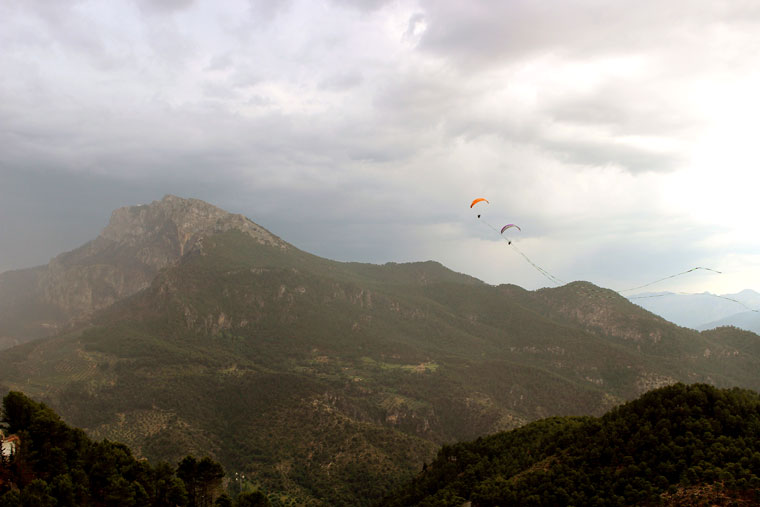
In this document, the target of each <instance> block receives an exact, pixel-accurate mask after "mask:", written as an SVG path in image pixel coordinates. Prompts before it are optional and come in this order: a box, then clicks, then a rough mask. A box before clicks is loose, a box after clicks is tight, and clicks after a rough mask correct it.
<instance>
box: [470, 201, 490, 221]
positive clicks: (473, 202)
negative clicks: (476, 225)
mask: <svg viewBox="0 0 760 507" xmlns="http://www.w3.org/2000/svg"><path fill="white" fill-rule="evenodd" d="M479 202H485V203H487V204H490V203H489V202H488V199H486V198H485V197H478V198H477V199H475V200H474V201H472V204H470V209H472V207H473V206H475V205H476V204H477V203H479ZM478 218H480V213H478Z"/></svg>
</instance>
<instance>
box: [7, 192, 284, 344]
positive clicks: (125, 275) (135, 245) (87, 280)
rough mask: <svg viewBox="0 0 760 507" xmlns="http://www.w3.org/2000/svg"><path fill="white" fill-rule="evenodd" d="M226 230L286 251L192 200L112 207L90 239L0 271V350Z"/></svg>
mask: <svg viewBox="0 0 760 507" xmlns="http://www.w3.org/2000/svg"><path fill="white" fill-rule="evenodd" d="M230 229H237V230H241V231H243V232H244V233H246V234H249V235H250V236H251V237H252V238H254V239H256V241H259V242H261V243H262V244H269V245H272V246H276V247H278V248H282V249H287V248H292V247H291V246H290V245H288V244H287V243H285V242H284V241H282V240H281V239H280V238H278V237H277V236H275V235H273V234H272V233H270V232H269V231H267V230H266V229H264V228H263V227H261V226H259V225H257V224H255V223H254V222H252V221H251V220H249V219H247V218H246V217H244V216H243V215H235V214H231V213H228V212H226V211H224V210H222V209H220V208H217V207H216V206H213V205H211V204H208V203H206V202H204V201H201V200H199V199H183V198H180V197H176V196H174V195H166V196H164V198H163V199H161V200H160V201H154V202H153V203H151V204H147V205H140V206H125V207H122V208H119V209H116V210H114V211H113V213H112V214H111V218H110V220H109V223H108V225H106V227H105V228H104V229H103V230H102V232H101V233H100V234H99V235H98V237H97V238H95V239H94V240H92V241H89V242H87V243H85V244H84V245H82V246H80V247H78V248H76V249H74V250H71V251H68V252H64V253H62V254H59V255H57V256H56V257H54V258H53V259H52V260H51V261H50V262H49V263H48V264H47V265H45V266H38V267H34V268H28V269H23V270H15V271H7V272H4V273H1V274H0V348H4V347H6V346H9V345H15V344H18V343H22V342H24V341H28V340H29V339H34V338H39V337H42V336H50V335H52V334H55V333H56V332H58V331H60V330H62V329H65V328H66V327H67V326H69V325H71V324H74V323H77V322H80V321H82V320H84V319H86V318H87V317H88V316H89V315H90V314H92V313H93V312H94V311H97V310H100V309H102V308H105V307H107V306H110V305H111V304H113V303H115V302H116V301H118V300H120V299H122V298H124V297H126V296H129V295H131V294H134V293H136V292H138V291H139V290H142V289H144V288H146V287H147V286H148V285H149V284H150V282H151V281H152V280H153V278H154V277H155V276H156V274H158V272H159V271H160V270H161V269H163V268H165V267H167V266H169V265H171V264H172V263H174V262H177V261H178V260H179V259H180V258H181V257H182V256H183V255H184V254H185V253H187V252H189V251H191V250H192V249H194V248H202V239H203V237H206V236H208V235H211V234H214V233H217V232H222V231H226V230H230ZM20 287H21V291H19V288H20ZM14 315H16V316H17V315H21V318H17V317H16V318H14Z"/></svg>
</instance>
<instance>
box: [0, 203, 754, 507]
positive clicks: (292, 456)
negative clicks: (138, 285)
mask: <svg viewBox="0 0 760 507" xmlns="http://www.w3.org/2000/svg"><path fill="white" fill-rule="evenodd" d="M204 204H205V203H204ZM187 205H188V206H189V208H188V209H191V208H192V203H189V204H187ZM130 213H133V212H130ZM135 213H136V212H135ZM220 220H222V221H223V222H224V223H227V222H226V221H225V219H224V217H222V218H220ZM254 226H255V224H254ZM255 227H257V228H258V226H255ZM268 237H269V236H267V238H268ZM272 237H273V238H275V240H272V241H264V240H262V239H261V238H260V237H258V236H256V235H255V234H251V233H250V232H247V231H245V230H241V229H238V228H235V227H229V228H226V226H225V227H220V228H219V230H215V229H214V230H212V231H211V232H209V233H206V234H204V235H200V236H199V237H198V238H197V239H196V240H195V242H194V243H193V247H192V248H189V249H188V248H186V249H185V250H184V251H183V252H182V255H181V256H180V257H178V259H177V260H176V261H174V262H172V263H171V264H170V265H168V266H167V267H165V268H163V269H162V270H160V271H158V272H157V274H156V276H155V277H154V278H153V279H152V281H151V282H150V284H149V286H148V287H146V288H144V289H142V290H140V291H138V292H136V293H135V294H133V295H132V296H129V297H127V298H125V299H120V300H118V301H117V302H116V303H114V304H112V305H111V306H108V307H106V308H103V309H101V310H100V311H98V312H95V313H93V314H91V315H90V317H88V318H87V319H86V320H85V321H83V322H82V323H81V324H80V326H79V327H75V328H71V329H70V330H69V331H67V332H65V333H61V334H58V335H56V336H55V337H52V338H48V339H46V340H42V341H36V342H32V343H27V344H24V345H21V346H17V347H14V348H12V349H8V350H5V351H2V352H0V387H2V386H4V388H5V389H13V390H19V391H23V392H26V393H28V394H29V395H33V396H37V397H40V398H41V399H44V400H45V401H46V403H48V404H49V405H50V406H51V407H53V408H55V409H56V410H57V411H59V413H60V414H61V415H62V416H63V417H64V418H65V419H66V421H68V422H69V423H71V424H74V425H76V426H79V427H82V428H84V429H85V430H86V431H87V432H88V434H90V435H92V436H94V437H97V438H101V437H108V438H110V439H114V440H118V441H122V442H125V443H126V444H128V445H129V446H130V447H131V448H132V449H133V450H134V452H135V453H136V454H137V455H138V456H145V457H147V458H149V459H151V460H154V461H155V460H159V459H164V460H169V461H176V460H177V459H179V458H180V457H181V456H182V455H184V454H187V453H195V454H209V455H211V456H212V457H214V458H215V459H218V460H219V461H220V462H221V463H222V464H223V465H224V466H225V468H226V469H227V470H228V471H230V472H231V473H234V472H240V473H245V474H246V476H248V477H251V478H253V479H252V480H253V481H254V482H256V483H258V484H259V485H261V486H262V487H263V488H264V489H265V490H267V491H271V492H278V494H280V495H281V498H282V502H283V503H287V502H289V501H297V502H313V503H324V504H329V505H357V504H370V503H372V502H374V501H376V500H378V499H380V498H381V497H382V496H383V495H385V494H386V493H387V492H388V491H390V490H391V489H392V488H393V487H394V486H395V485H397V484H398V483H399V482H400V481H402V480H404V479H405V478H408V477H411V476H412V475H413V474H414V473H416V472H417V471H418V470H419V468H420V467H421V466H422V463H423V462H425V461H429V460H430V459H431V458H432V457H433V455H434V453H435V450H436V449H437V448H438V446H440V445H441V444H444V443H450V442H454V441H458V440H467V439H473V438H477V437H478V436H481V435H485V434H489V433H493V432H496V431H500V430H506V429H512V428H516V427H518V426H521V425H523V424H525V423H527V422H529V421H533V420H536V419H539V418H544V417H548V416H555V415H559V416H569V415H600V414H602V413H604V412H605V411H607V410H609V409H610V408H611V407H613V406H615V405H617V404H619V403H621V402H623V401H625V400H629V399H633V398H635V397H636V396H638V395H640V394H641V393H643V392H645V391H647V390H649V389H651V388H654V387H659V386H662V385H666V384H670V383H674V382H676V381H682V382H707V383H711V384H715V385H718V386H735V385H738V386H743V387H748V388H753V389H759V388H760V378H758V375H757V371H759V370H760V338H758V337H757V335H754V334H752V333H745V332H741V331H738V330H734V329H730V328H726V329H723V330H717V331H715V332H705V333H701V334H700V333H698V332H696V331H691V330H687V329H684V328H680V327H678V326H675V325H673V324H671V323H668V322H667V321H665V320H663V319H661V318H659V317H656V316H654V315H652V314H651V313H649V312H647V311H645V310H643V309H642V308H640V307H638V306H635V305H633V304H631V303H629V302H628V301H626V300H625V299H624V298H622V297H620V296H618V295H617V294H616V293H614V292H612V291H609V290H605V289H601V288H599V287H596V286H594V285H592V284H589V283H585V282H575V283H571V284H568V285H566V286H564V287H559V288H556V289H543V290H539V291H526V290H524V289H521V288H519V287H517V286H513V285H502V286H498V287H494V286H490V285H487V284H485V283H482V282H480V281H479V280H476V279H474V278H472V277H469V276H466V275H463V274H459V273H454V272H452V271H450V270H448V269H446V268H445V267H444V266H441V265H440V264H438V263H435V262H422V263H411V264H386V265H382V266H378V265H371V264H360V263H340V262H334V261H330V260H327V259H322V258H319V257H316V256H314V255H311V254H308V253H306V252H303V251H300V250H298V249H297V248H295V247H293V246H292V245H288V244H287V243H284V242H282V240H279V239H278V238H276V237H274V236H272Z"/></svg>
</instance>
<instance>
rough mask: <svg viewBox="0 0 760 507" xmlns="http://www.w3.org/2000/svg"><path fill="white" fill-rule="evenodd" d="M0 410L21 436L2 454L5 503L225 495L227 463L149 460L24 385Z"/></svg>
mask: <svg viewBox="0 0 760 507" xmlns="http://www.w3.org/2000/svg"><path fill="white" fill-rule="evenodd" d="M0 413H2V415H3V417H2V420H3V423H4V424H6V425H7V429H8V431H9V434H11V435H13V436H14V437H16V438H20V441H17V442H18V443H17V445H16V447H15V448H14V450H13V452H10V453H9V454H7V455H6V454H3V455H2V456H0V505H2V506H3V507H27V506H33V507H74V506H79V507H82V506H93V507H96V506H120V507H130V506H152V507H175V506H187V507H202V506H210V505H212V502H214V500H215V499H218V498H219V497H220V496H223V493H222V492H221V489H222V488H221V486H222V478H223V477H224V470H223V469H222V467H221V466H220V465H219V463H216V462H214V461H213V460H211V459H209V458H208V457H206V458H203V459H201V460H197V459H196V458H194V457H192V456H185V458H184V459H183V460H182V461H181V462H180V463H179V464H178V466H177V467H176V468H175V467H173V466H172V465H170V464H168V463H158V464H157V465H156V466H151V465H150V464H148V463H146V462H144V461H140V460H138V459H136V458H135V457H134V456H133V455H132V453H131V451H130V450H129V448H127V447H126V446H125V445H123V444H120V443H116V442H110V441H108V440H102V441H100V442H95V441H93V440H91V439H90V438H88V437H87V436H86V435H85V433H84V432H83V431H82V430H80V429H77V428H72V427H70V426H68V425H67V424H65V423H64V422H63V421H62V420H61V418H60V417H59V416H58V415H57V414H56V413H55V412H54V411H53V410H51V409H50V408H49V407H47V406H45V405H44V404H41V403H37V402H35V401H33V400H31V399H29V398H28V397H26V396H25V395H24V394H22V393H19V392H11V393H8V394H7V395H6V396H5V397H4V398H3V405H2V411H1V412H0ZM226 498H227V500H228V501H229V500H230V499H229V497H226ZM222 500H224V497H223V498H222ZM228 505H229V504H228Z"/></svg>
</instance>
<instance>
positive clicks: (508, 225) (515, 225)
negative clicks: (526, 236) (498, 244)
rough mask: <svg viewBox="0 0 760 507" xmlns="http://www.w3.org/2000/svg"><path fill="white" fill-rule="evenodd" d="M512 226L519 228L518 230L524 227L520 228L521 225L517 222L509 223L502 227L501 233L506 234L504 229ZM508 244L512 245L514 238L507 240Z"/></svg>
mask: <svg viewBox="0 0 760 507" xmlns="http://www.w3.org/2000/svg"><path fill="white" fill-rule="evenodd" d="M510 227H514V228H515V229H517V230H518V231H520V232H522V229H520V226H519V225H517V224H507V225H505V226H504V227H502V228H501V234H504V231H506V230H507V229H509V228H510ZM507 244H508V245H511V244H512V240H511V239H510V240H507Z"/></svg>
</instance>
